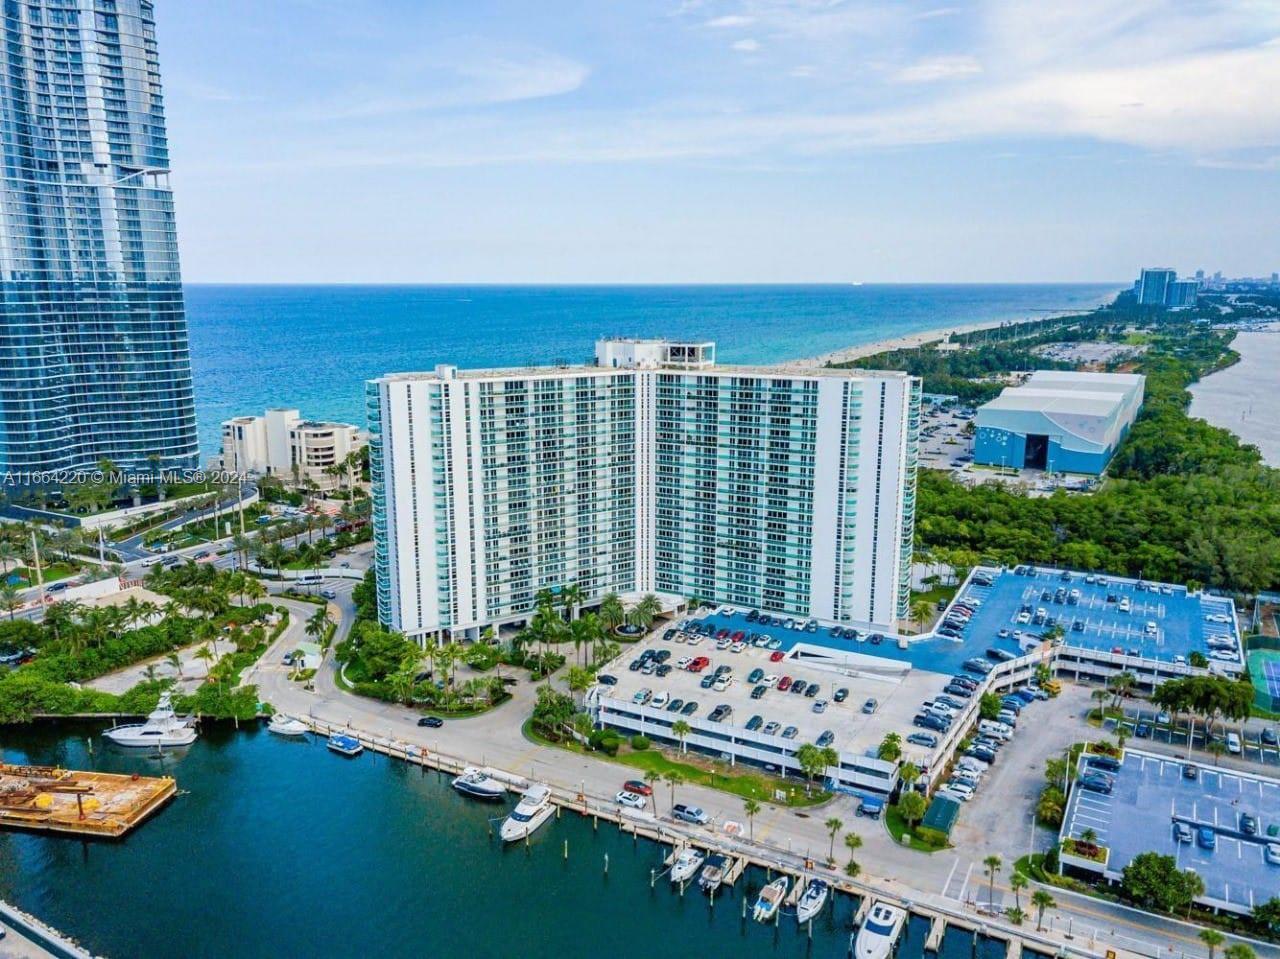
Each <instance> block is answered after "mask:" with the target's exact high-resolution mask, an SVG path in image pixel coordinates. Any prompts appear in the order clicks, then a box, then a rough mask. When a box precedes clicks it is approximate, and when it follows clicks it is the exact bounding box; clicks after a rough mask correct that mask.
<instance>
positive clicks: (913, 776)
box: [898, 763, 920, 790]
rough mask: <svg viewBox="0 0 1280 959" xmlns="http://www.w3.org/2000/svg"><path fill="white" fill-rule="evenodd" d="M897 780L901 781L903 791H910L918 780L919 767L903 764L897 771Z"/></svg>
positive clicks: (913, 764)
mask: <svg viewBox="0 0 1280 959" xmlns="http://www.w3.org/2000/svg"><path fill="white" fill-rule="evenodd" d="M898 779H900V780H901V781H902V786H903V789H904V790H910V789H911V787H912V786H914V785H915V784H916V782H917V781H918V780H919V779H920V767H919V766H917V765H916V764H915V763H903V764H902V768H901V769H899V770H898Z"/></svg>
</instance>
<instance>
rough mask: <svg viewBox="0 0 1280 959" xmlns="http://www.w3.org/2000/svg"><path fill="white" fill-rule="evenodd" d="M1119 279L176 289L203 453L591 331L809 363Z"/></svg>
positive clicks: (535, 352)
mask: <svg viewBox="0 0 1280 959" xmlns="http://www.w3.org/2000/svg"><path fill="white" fill-rule="evenodd" d="M1120 287H1121V284H1119V283H1095V284H1055V285H1045V284H1030V285H956V286H943V285H883V284H868V285H865V286H851V285H844V286H835V285H826V286H513V287H502V286H479V287H467V286H212V285H191V286H188V287H187V290H186V295H187V315H188V319H189V323H190V328H191V361H192V366H193V368H194V373H195V388H196V408H197V415H198V417H199V423H200V446H201V450H202V451H203V453H204V454H205V455H206V456H207V455H210V454H212V453H214V452H216V450H217V448H218V442H219V441H218V425H219V424H220V423H221V422H222V420H224V419H227V418H228V417H231V416H236V415H241V414H247V413H261V412H262V410H263V409H265V408H266V407H268V406H281V405H287V406H296V407H298V408H300V409H301V410H302V412H303V415H304V416H311V417H315V418H325V419H338V420H342V421H345V422H350V423H357V424H361V425H363V423H364V399H363V392H362V386H363V383H364V381H365V380H367V379H369V378H371V377H374V376H379V375H381V374H383V373H391V372H402V371H406V370H421V369H430V368H431V367H433V366H435V364H437V363H453V364H455V365H457V366H461V367H473V368H474V367H486V366H509V365H521V364H525V363H545V362H548V361H554V360H567V361H570V362H582V361H585V360H586V359H588V358H589V357H590V355H591V350H592V345H593V343H594V342H595V340H596V339H597V338H599V337H601V336H609V335H629V336H665V337H672V338H675V337H697V338H701V339H710V340H715V341H716V343H717V346H718V356H719V359H720V360H721V361H722V362H727V363H765V362H774V361H778V360H785V359H797V358H800V357H809V356H817V355H820V354H822V353H827V352H830V351H832V350H836V349H840V348H841V347H846V346H856V345H859V344H863V343H870V342H873V341H876V340H881V339H887V338H890V337H896V336H903V335H906V334H909V333H916V332H920V331H923V330H930V329H935V328H938V327H944V326H955V325H961V324H967V323H975V322H979V321H984V320H1018V319H1028V318H1034V317H1038V316H1044V315H1046V314H1048V313H1052V312H1058V311H1064V310H1074V309H1086V308H1089V307H1093V306H1096V305H1097V304H1099V303H1102V302H1104V301H1106V300H1109V299H1110V298H1111V297H1112V296H1114V295H1115V293H1116V292H1117V291H1118V290H1119V289H1120Z"/></svg>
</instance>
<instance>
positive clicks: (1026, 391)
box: [979, 370, 1146, 417]
mask: <svg viewBox="0 0 1280 959" xmlns="http://www.w3.org/2000/svg"><path fill="white" fill-rule="evenodd" d="M1145 383H1146V377H1144V376H1141V375H1139V374H1137V373H1095V372H1075V371H1072V370H1037V371H1036V372H1034V373H1032V374H1031V376H1030V377H1029V378H1028V379H1027V381H1026V382H1025V383H1023V384H1022V385H1021V386H1009V387H1005V389H1004V390H1002V391H1001V393H1000V395H999V396H997V397H996V398H995V399H993V400H990V401H988V402H986V403H984V404H983V405H982V406H981V407H980V408H979V412H982V411H987V412H994V411H1001V410H1012V411H1022V412H1036V413H1062V414H1072V415H1077V416H1097V417H1109V416H1111V415H1112V414H1114V413H1115V412H1116V411H1117V410H1118V409H1119V408H1120V407H1122V406H1123V405H1124V404H1125V403H1127V402H1129V400H1130V399H1131V398H1132V397H1133V396H1134V395H1135V394H1136V393H1138V392H1140V391H1141V390H1142V388H1143V385H1144V384H1145Z"/></svg>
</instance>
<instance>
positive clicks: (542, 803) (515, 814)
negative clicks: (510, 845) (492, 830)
mask: <svg viewBox="0 0 1280 959" xmlns="http://www.w3.org/2000/svg"><path fill="white" fill-rule="evenodd" d="M555 811H556V807H555V804H554V803H552V802H551V790H550V789H548V788H547V787H546V786H544V785H542V784H541V783H535V784H534V785H532V786H530V787H529V788H528V789H526V790H525V791H524V795H523V796H521V797H520V802H518V803H517V804H516V808H515V809H513V810H511V814H510V815H509V816H507V818H506V819H504V820H503V822H502V828H501V829H500V830H498V835H499V836H501V837H502V841H503V842H515V841H516V840H517V839H527V838H528V837H529V836H532V835H533V833H534V832H535V831H536V830H537V829H538V827H539V826H541V825H542V824H543V823H545V822H546V821H547V820H548V819H550V818H551V816H552V815H553V814H554V813H555Z"/></svg>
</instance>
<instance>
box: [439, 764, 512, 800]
mask: <svg viewBox="0 0 1280 959" xmlns="http://www.w3.org/2000/svg"><path fill="white" fill-rule="evenodd" d="M451 785H452V786H453V788H454V789H456V790H457V791H458V792H460V793H463V794H464V795H467V796H471V797H473V798H475V799H489V800H493V799H501V798H502V797H503V796H505V795H506V794H507V787H506V786H504V785H503V784H502V783H500V782H499V781H498V780H496V779H494V778H493V777H492V776H490V775H489V774H488V773H487V772H485V771H484V770H483V769H476V768H475V767H474V766H468V767H467V768H466V769H464V770H462V774H461V775H460V776H457V777H455V778H454V780H453V782H452V783H451Z"/></svg>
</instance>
